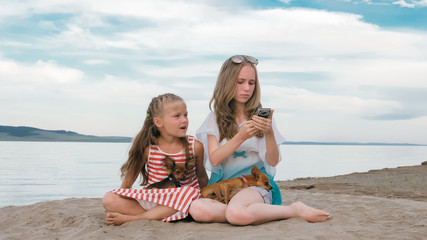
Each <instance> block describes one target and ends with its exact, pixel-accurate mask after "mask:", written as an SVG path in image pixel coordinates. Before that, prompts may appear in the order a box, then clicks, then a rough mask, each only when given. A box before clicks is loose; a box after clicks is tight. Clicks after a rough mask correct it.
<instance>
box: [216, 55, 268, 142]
mask: <svg viewBox="0 0 427 240" xmlns="http://www.w3.org/2000/svg"><path fill="white" fill-rule="evenodd" d="M244 66H250V67H253V68H254V70H255V89H254V92H253V94H252V96H251V98H249V100H248V101H247V102H246V105H245V114H246V116H247V119H249V118H250V117H251V116H252V115H253V114H254V113H255V111H256V109H257V108H259V107H261V101H260V99H261V90H260V85H259V81H258V72H257V69H256V67H255V65H254V64H252V63H250V62H249V61H247V60H244V61H243V62H242V63H234V62H233V61H232V60H231V58H229V59H228V60H226V61H225V62H224V64H223V65H222V67H221V70H220V72H219V75H218V79H217V81H216V85H215V90H214V93H213V96H212V98H211V100H210V102H209V108H210V109H211V110H212V105H213V108H214V109H213V110H214V112H215V115H216V122H217V124H218V129H219V142H221V141H222V140H223V139H231V138H233V137H234V135H236V134H237V132H238V131H239V129H238V126H237V124H236V121H235V116H236V113H235V109H234V95H235V93H236V88H237V79H238V77H239V73H240V70H242V68H243V67H244ZM262 136H263V134H262V132H261V133H259V134H258V135H257V137H262Z"/></svg>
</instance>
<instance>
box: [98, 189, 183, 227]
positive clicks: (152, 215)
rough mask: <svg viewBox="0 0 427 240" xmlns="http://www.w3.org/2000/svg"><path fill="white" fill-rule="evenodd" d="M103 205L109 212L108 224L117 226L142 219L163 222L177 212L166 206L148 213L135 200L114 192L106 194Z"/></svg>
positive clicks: (155, 208)
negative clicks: (162, 220)
mask: <svg viewBox="0 0 427 240" xmlns="http://www.w3.org/2000/svg"><path fill="white" fill-rule="evenodd" d="M102 204H103V205H104V208H105V210H106V211H107V218H106V222H107V224H108V225H116V226H118V225H122V224H123V223H125V222H130V221H136V220H142V219H150V220H161V219H164V218H166V217H168V216H171V215H173V214H175V213H176V212H177V210H176V209H173V208H170V207H167V206H164V205H157V206H155V207H153V208H152V209H150V210H148V211H147V210H145V209H144V208H143V207H142V206H141V205H140V204H139V203H138V202H137V201H136V200H135V199H132V198H126V197H123V196H120V195H117V194H114V193H112V192H107V193H106V194H105V196H104V198H103V199H102Z"/></svg>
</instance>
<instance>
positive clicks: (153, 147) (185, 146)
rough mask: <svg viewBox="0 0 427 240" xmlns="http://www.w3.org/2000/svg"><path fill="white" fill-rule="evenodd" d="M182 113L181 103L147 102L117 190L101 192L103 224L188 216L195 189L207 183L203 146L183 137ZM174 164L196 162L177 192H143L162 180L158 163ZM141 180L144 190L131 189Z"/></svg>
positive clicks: (165, 98) (166, 98)
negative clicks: (144, 115)
mask: <svg viewBox="0 0 427 240" xmlns="http://www.w3.org/2000/svg"><path fill="white" fill-rule="evenodd" d="M187 114H188V113H187V107H186V104H185V103H184V101H183V99H182V98H180V97H179V96H176V95H174V94H170V93H169V94H163V95H160V96H158V97H155V98H153V99H152V101H151V103H150V105H149V107H148V110H147V117H146V119H145V121H144V125H143V127H142V129H141V131H140V132H139V133H138V135H137V136H136V137H135V139H134V141H133V144H132V147H131V149H130V151H129V158H128V160H127V161H126V163H125V164H123V166H122V167H121V173H122V179H123V182H122V185H121V188H120V189H115V190H113V191H111V192H107V193H106V194H105V196H104V198H103V205H104V208H105V209H106V211H107V212H108V213H107V218H106V221H107V224H109V225H121V224H123V223H125V222H129V221H135V220H141V219H150V220H163V221H166V222H168V221H174V220H180V219H183V218H185V217H187V215H188V210H189V206H190V204H191V202H192V201H193V200H195V199H198V198H200V188H201V187H204V186H205V185H206V184H207V182H208V176H207V174H206V171H205V168H204V166H203V154H204V153H203V145H202V144H201V143H200V142H199V141H197V140H195V138H194V137H193V136H187V135H186V133H187V128H188V117H187ZM166 156H169V157H171V158H173V159H174V160H175V162H176V163H180V162H181V163H182V162H185V161H186V159H187V158H189V157H196V158H197V164H196V167H195V168H194V169H193V170H191V171H189V173H187V177H186V179H185V180H183V181H181V186H182V187H179V188H169V189H145V186H146V185H149V184H152V183H155V182H159V181H161V180H162V179H164V178H166V177H167V176H168V173H167V171H166V168H165V164H164V158H165V157H166ZM138 175H141V181H142V184H141V185H144V187H143V188H142V189H132V188H131V187H132V185H133V183H134V182H135V181H136V179H137V178H138Z"/></svg>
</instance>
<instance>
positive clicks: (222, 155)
mask: <svg viewBox="0 0 427 240" xmlns="http://www.w3.org/2000/svg"><path fill="white" fill-rule="evenodd" d="M258 131H259V130H258V129H256V128H255V127H254V126H253V124H252V121H246V122H245V123H244V124H243V126H242V127H241V128H240V130H239V132H238V133H237V134H236V135H235V136H234V137H233V138H232V139H230V140H228V141H227V143H226V144H224V145H223V146H221V147H220V146H219V142H218V139H217V138H216V137H215V136H214V135H208V151H209V160H210V162H211V163H212V165H213V166H214V167H216V166H218V165H219V164H220V163H221V162H222V161H224V160H225V159H226V158H227V157H228V156H230V155H231V154H233V152H234V151H235V150H236V149H237V148H238V147H239V146H240V145H241V144H242V143H243V142H244V141H246V140H247V139H248V138H251V137H253V136H255V134H256V133H257V132H258Z"/></svg>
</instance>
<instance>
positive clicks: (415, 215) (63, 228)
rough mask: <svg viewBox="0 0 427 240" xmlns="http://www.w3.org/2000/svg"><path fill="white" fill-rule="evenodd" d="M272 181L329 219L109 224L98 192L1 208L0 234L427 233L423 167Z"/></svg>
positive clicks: (289, 198) (426, 168)
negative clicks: (246, 223) (250, 223)
mask: <svg viewBox="0 0 427 240" xmlns="http://www.w3.org/2000/svg"><path fill="white" fill-rule="evenodd" d="M278 184H279V186H280V188H281V192H282V197H283V204H284V205H288V204H290V203H292V202H295V201H302V202H304V203H306V204H308V205H311V206H313V207H316V208H319V209H323V210H325V211H328V212H330V213H331V214H332V219H330V220H329V221H326V222H323V223H307V222H305V221H303V220H300V219H287V220H281V221H274V222H269V223H265V224H261V225H255V226H244V227H240V226H233V225H230V224H218V223H196V222H193V221H187V220H184V221H179V222H174V223H164V222H159V221H144V220H143V221H136V222H130V223H126V224H123V225H122V226H118V227H114V226H108V225H106V224H105V222H104V221H105V212H104V209H103V207H102V205H101V198H78V199H77V198H71V199H65V200H58V201H49V202H41V203H36V204H32V205H29V206H8V207H3V208H1V209H0V216H1V218H0V239H8V240H10V239H218V238H224V239H399V240H401V239H427V187H426V185H427V165H419V166H407V167H398V168H388V169H381V170H372V171H369V172H364V173H353V174H348V175H341V176H335V177H328V178H305V179H297V180H293V181H280V182H278ZM100 197H102V196H100Z"/></svg>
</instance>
